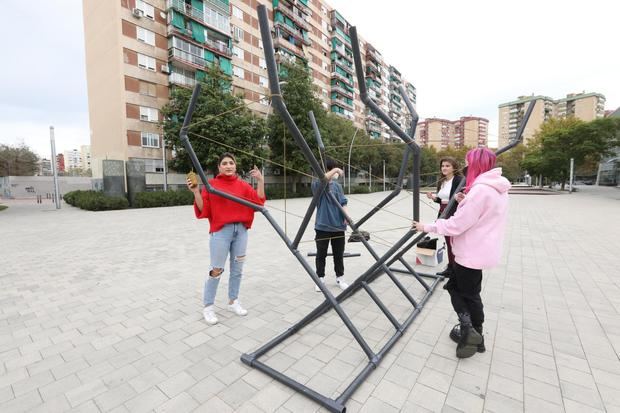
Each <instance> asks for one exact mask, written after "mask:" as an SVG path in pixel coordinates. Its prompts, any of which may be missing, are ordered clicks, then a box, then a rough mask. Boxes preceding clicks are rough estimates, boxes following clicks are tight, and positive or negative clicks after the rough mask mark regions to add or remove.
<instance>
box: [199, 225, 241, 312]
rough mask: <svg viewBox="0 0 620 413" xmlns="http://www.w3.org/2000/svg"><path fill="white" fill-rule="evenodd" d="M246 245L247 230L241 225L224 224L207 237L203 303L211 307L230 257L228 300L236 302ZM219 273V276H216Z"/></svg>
mask: <svg viewBox="0 0 620 413" xmlns="http://www.w3.org/2000/svg"><path fill="white" fill-rule="evenodd" d="M247 245H248V230H247V229H246V227H245V226H243V224H241V223H234V224H226V225H224V227H223V228H222V229H220V230H219V231H217V232H212V233H211V234H210V235H209V250H210V252H211V265H210V269H209V274H208V275H207V281H205V288H204V296H203V303H204V305H205V306H208V305H212V304H213V303H214V301H215V293H216V292H217V286H218V285H219V283H220V278H221V276H222V274H223V273H224V265H225V264H226V258H228V255H230V266H229V267H230V276H229V277H228V298H229V299H230V300H236V299H237V297H238V296H239V287H240V285H241V276H242V273H243V262H244V261H245V250H246V247H247ZM218 273H219V274H218Z"/></svg>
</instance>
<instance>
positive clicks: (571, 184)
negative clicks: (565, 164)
mask: <svg viewBox="0 0 620 413" xmlns="http://www.w3.org/2000/svg"><path fill="white" fill-rule="evenodd" d="M574 166H575V159H574V158H570V174H569V179H570V180H569V181H568V193H569V194H572V193H573V168H574Z"/></svg>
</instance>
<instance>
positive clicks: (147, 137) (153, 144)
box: [141, 132, 159, 148]
mask: <svg viewBox="0 0 620 413" xmlns="http://www.w3.org/2000/svg"><path fill="white" fill-rule="evenodd" d="M141 135H142V146H143V147H145V148H159V134H158V133H151V132H142V133H141Z"/></svg>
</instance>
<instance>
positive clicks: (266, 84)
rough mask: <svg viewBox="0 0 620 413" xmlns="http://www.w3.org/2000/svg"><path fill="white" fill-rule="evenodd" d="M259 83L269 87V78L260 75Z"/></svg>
mask: <svg viewBox="0 0 620 413" xmlns="http://www.w3.org/2000/svg"><path fill="white" fill-rule="evenodd" d="M258 84H259V85H261V86H262V87H269V80H268V79H267V78H266V77H265V76H259V77H258Z"/></svg>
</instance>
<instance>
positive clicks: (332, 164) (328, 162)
mask: <svg viewBox="0 0 620 413" xmlns="http://www.w3.org/2000/svg"><path fill="white" fill-rule="evenodd" d="M336 167H338V163H337V162H336V161H335V160H333V159H332V158H330V157H326V158H325V170H326V171H331V170H332V169H334V168H336Z"/></svg>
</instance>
